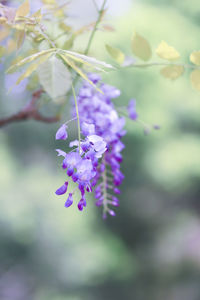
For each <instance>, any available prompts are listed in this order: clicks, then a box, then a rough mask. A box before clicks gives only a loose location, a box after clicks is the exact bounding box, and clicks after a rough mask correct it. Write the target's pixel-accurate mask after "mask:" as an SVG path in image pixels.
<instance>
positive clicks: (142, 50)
mask: <svg viewBox="0 0 200 300" xmlns="http://www.w3.org/2000/svg"><path fill="white" fill-rule="evenodd" d="M131 46H132V52H133V54H135V55H136V56H137V57H139V58H141V59H142V60H144V61H147V60H149V59H150V58H151V55H152V51H151V46H150V44H149V42H148V41H147V40H146V39H145V38H143V37H142V36H141V35H139V34H138V33H137V32H135V33H134V34H133V37H132V43H131Z"/></svg>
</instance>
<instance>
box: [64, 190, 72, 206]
mask: <svg viewBox="0 0 200 300" xmlns="http://www.w3.org/2000/svg"><path fill="white" fill-rule="evenodd" d="M72 203H73V197H72V193H70V194H69V197H68V198H67V201H66V202H65V207H70V206H71V205H72Z"/></svg>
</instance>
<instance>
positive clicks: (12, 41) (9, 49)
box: [7, 40, 17, 54]
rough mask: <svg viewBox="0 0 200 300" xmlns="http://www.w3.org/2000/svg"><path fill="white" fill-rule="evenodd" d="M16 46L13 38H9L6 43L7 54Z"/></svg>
mask: <svg viewBox="0 0 200 300" xmlns="http://www.w3.org/2000/svg"><path fill="white" fill-rule="evenodd" d="M16 48H17V44H16V41H14V40H9V41H8V43H7V54H10V53H12V52H13V51H15V50H16Z"/></svg>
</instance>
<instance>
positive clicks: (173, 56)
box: [156, 41, 180, 60]
mask: <svg viewBox="0 0 200 300" xmlns="http://www.w3.org/2000/svg"><path fill="white" fill-rule="evenodd" d="M156 53H157V55H158V56H160V57H161V58H163V59H167V60H177V59H178V58H180V54H179V53H178V51H176V49H175V48H174V47H171V46H169V45H168V44H167V43H166V42H165V41H162V42H161V43H160V45H159V46H158V48H157V49H156Z"/></svg>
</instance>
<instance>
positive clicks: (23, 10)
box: [15, 0, 30, 18]
mask: <svg viewBox="0 0 200 300" xmlns="http://www.w3.org/2000/svg"><path fill="white" fill-rule="evenodd" d="M29 12H30V3H29V0H26V1H25V2H24V3H22V5H20V7H19V8H18V9H17V11H16V15H15V18H18V17H25V16H26V15H28V13H29Z"/></svg>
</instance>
